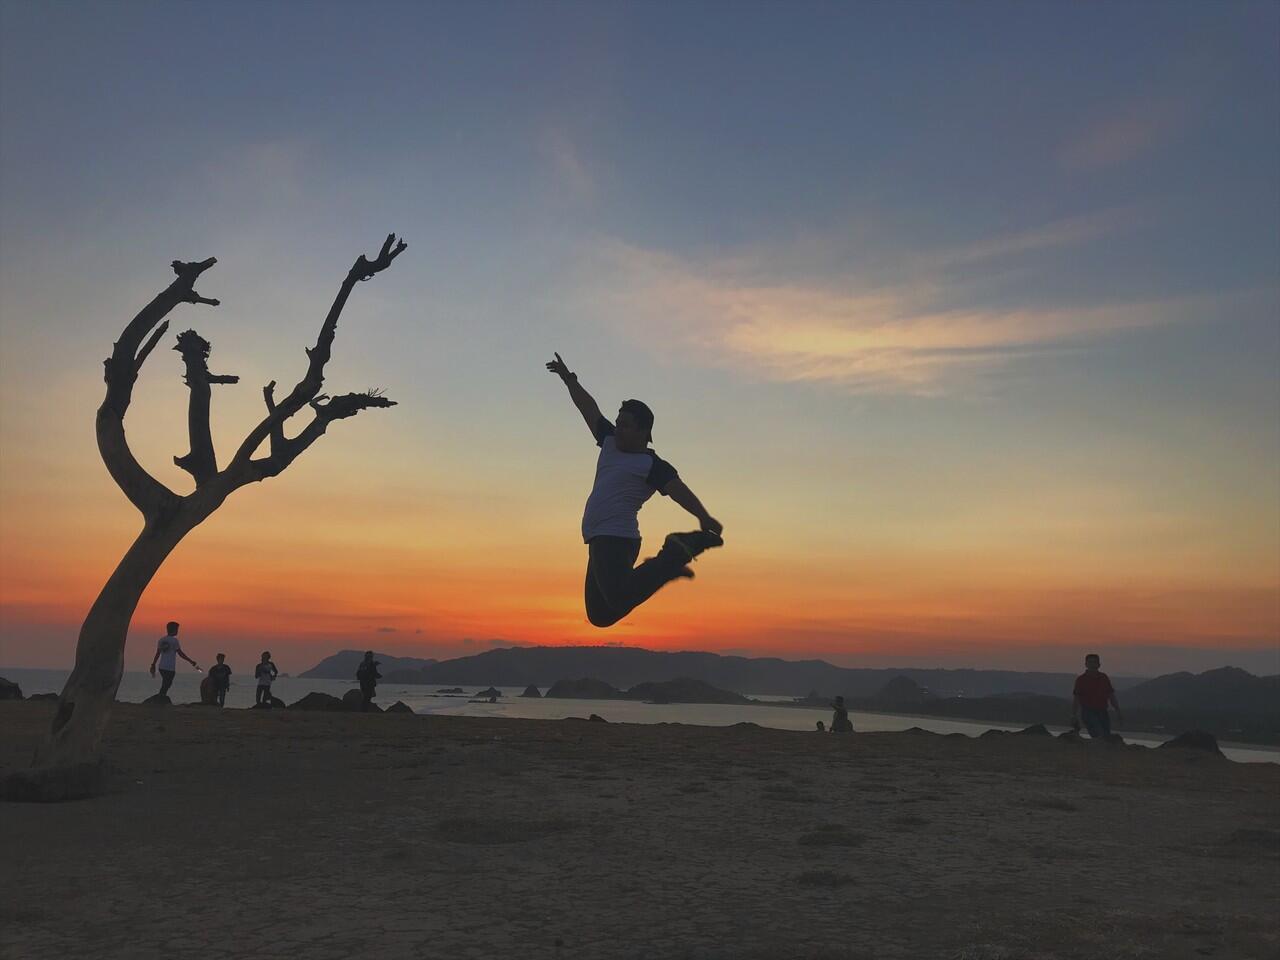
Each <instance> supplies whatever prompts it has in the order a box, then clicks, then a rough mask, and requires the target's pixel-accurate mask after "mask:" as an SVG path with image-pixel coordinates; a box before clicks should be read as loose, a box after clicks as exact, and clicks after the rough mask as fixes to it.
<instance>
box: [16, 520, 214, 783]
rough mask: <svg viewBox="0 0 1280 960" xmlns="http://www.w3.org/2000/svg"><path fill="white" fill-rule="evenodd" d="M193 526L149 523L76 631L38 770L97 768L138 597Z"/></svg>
mask: <svg viewBox="0 0 1280 960" xmlns="http://www.w3.org/2000/svg"><path fill="white" fill-rule="evenodd" d="M194 526H195V524H193V523H191V522H189V519H188V518H187V517H186V516H184V515H183V514H182V513H176V514H171V515H170V516H168V517H165V518H163V519H160V520H157V521H154V522H150V523H148V524H147V525H146V527H145V528H144V529H143V531H142V533H140V534H139V535H138V539H137V540H135V541H134V542H133V546H131V547H130V548H129V550H128V552H127V553H126V554H125V555H124V557H123V558H122V559H121V561H120V563H119V565H117V566H116V569H115V572H114V573H112V574H111V578H110V579H109V580H107V583H106V585H105V586H104V587H103V588H102V592H101V593H99V594H98V599H97V600H95V601H94V603H93V606H92V607H91V608H90V609H89V614H88V616H87V617H85V620H84V624H83V626H81V628H80V639H79V642H78V643H77V645H76V665H75V669H73V670H72V671H71V676H70V677H68V678H67V683H66V686H65V687H63V688H62V693H61V694H60V695H59V697H58V712H57V715H56V716H55V717H54V721H53V726H52V728H51V729H50V732H49V736H48V737H47V738H46V739H45V741H44V743H42V744H41V745H40V747H39V748H38V749H37V751H36V756H35V764H34V766H35V767H36V768H38V769H45V770H51V769H53V768H67V767H74V766H76V765H79V764H85V763H96V762H97V760H98V756H99V753H98V745H99V743H100V742H101V740H102V734H103V732H104V731H105V729H106V726H107V720H108V719H109V718H110V716H111V705H112V704H113V703H114V702H115V697H116V690H118V689H119V687H120V677H121V675H122V674H123V673H124V647H125V638H126V636H127V635H128V632H129V621H130V620H131V619H132V618H133V611H134V610H135V609H136V608H137V606H138V601H139V600H140V599H141V598H142V592H143V591H144V590H145V589H146V588H147V584H149V583H150V582H151V578H152V577H154V576H155V574H156V571H157V570H159V569H160V565H161V564H162V563H163V562H164V560H165V558H166V557H168V556H169V554H170V553H171V552H172V550H173V548H174V547H176V546H177V545H178V543H179V541H181V540H182V538H183V537H184V536H185V535H186V534H187V533H188V532H189V531H190V530H191V528H192V527H194Z"/></svg>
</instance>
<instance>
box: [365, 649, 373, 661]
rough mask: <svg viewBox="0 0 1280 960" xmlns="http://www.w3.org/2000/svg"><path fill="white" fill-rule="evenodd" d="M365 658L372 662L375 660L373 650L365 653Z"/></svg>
mask: <svg viewBox="0 0 1280 960" xmlns="http://www.w3.org/2000/svg"><path fill="white" fill-rule="evenodd" d="M364 658H365V659H366V660H372V659H373V651H372V650H366V651H365V652H364Z"/></svg>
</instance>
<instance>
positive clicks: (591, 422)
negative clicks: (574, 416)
mask: <svg viewBox="0 0 1280 960" xmlns="http://www.w3.org/2000/svg"><path fill="white" fill-rule="evenodd" d="M547 369H548V370H550V371H551V372H552V373H554V374H555V375H556V376H558V377H559V378H560V379H561V380H563V381H564V385H565V386H566V387H568V388H569V399H571V400H572V401H573V405H574V406H575V407H577V408H578V412H579V413H580V414H582V419H583V420H585V421H587V429H588V430H590V431H591V435H592V436H593V437H594V436H595V435H596V424H598V423H599V422H600V416H601V414H600V407H599V405H598V404H597V403H596V401H595V398H594V397H592V396H591V394H589V393H587V391H586V390H584V389H583V388H582V384H580V383H578V375H577V374H576V373H570V372H569V368H568V367H567V366H566V365H565V362H564V361H563V360H561V359H560V354H558V353H557V354H556V358H555V359H554V360H552V361H551V362H550V363H548V364H547Z"/></svg>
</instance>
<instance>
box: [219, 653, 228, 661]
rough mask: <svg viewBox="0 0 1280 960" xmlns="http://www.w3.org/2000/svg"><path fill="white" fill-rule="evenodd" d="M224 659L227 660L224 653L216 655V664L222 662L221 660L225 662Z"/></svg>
mask: <svg viewBox="0 0 1280 960" xmlns="http://www.w3.org/2000/svg"><path fill="white" fill-rule="evenodd" d="M225 659H227V655H226V654H225V653H220V654H218V662H219V663H221V662H222V661H223V660H225Z"/></svg>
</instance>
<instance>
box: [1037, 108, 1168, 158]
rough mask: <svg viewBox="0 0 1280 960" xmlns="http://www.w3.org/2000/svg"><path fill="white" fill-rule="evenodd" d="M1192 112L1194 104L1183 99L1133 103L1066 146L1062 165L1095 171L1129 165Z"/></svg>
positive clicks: (1081, 132)
mask: <svg viewBox="0 0 1280 960" xmlns="http://www.w3.org/2000/svg"><path fill="white" fill-rule="evenodd" d="M1190 113H1191V106H1190V104H1188V103H1187V102H1185V101H1182V100H1176V99H1150V98H1148V99H1140V100H1132V101H1130V102H1128V103H1126V104H1124V105H1122V106H1120V107H1119V108H1117V109H1115V110H1113V111H1112V112H1111V113H1109V114H1107V115H1105V116H1101V117H1098V118H1096V119H1094V120H1093V121H1091V122H1090V123H1088V124H1087V125H1085V126H1084V127H1083V128H1082V129H1080V130H1079V131H1077V132H1076V133H1075V135H1074V136H1072V137H1071V138H1070V139H1069V140H1068V141H1067V142H1066V143H1065V144H1063V146H1062V150H1061V155H1060V156H1061V160H1062V164H1063V166H1065V167H1066V168H1067V169H1069V170H1095V169H1100V168H1103V167H1112V166H1116V165H1118V164H1121V163H1126V162H1128V161H1130V160H1133V159H1135V158H1136V157H1138V156H1139V155H1140V154H1142V153H1143V152H1145V151H1146V150H1148V149H1150V148H1151V147H1154V146H1155V145H1156V144H1158V143H1159V142H1161V141H1162V140H1165V139H1166V138H1168V137H1169V136H1170V135H1171V134H1173V133H1174V132H1175V131H1176V130H1177V129H1178V127H1180V126H1181V125H1182V124H1183V123H1185V122H1186V120H1187V119H1188V117H1189V116H1190Z"/></svg>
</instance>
